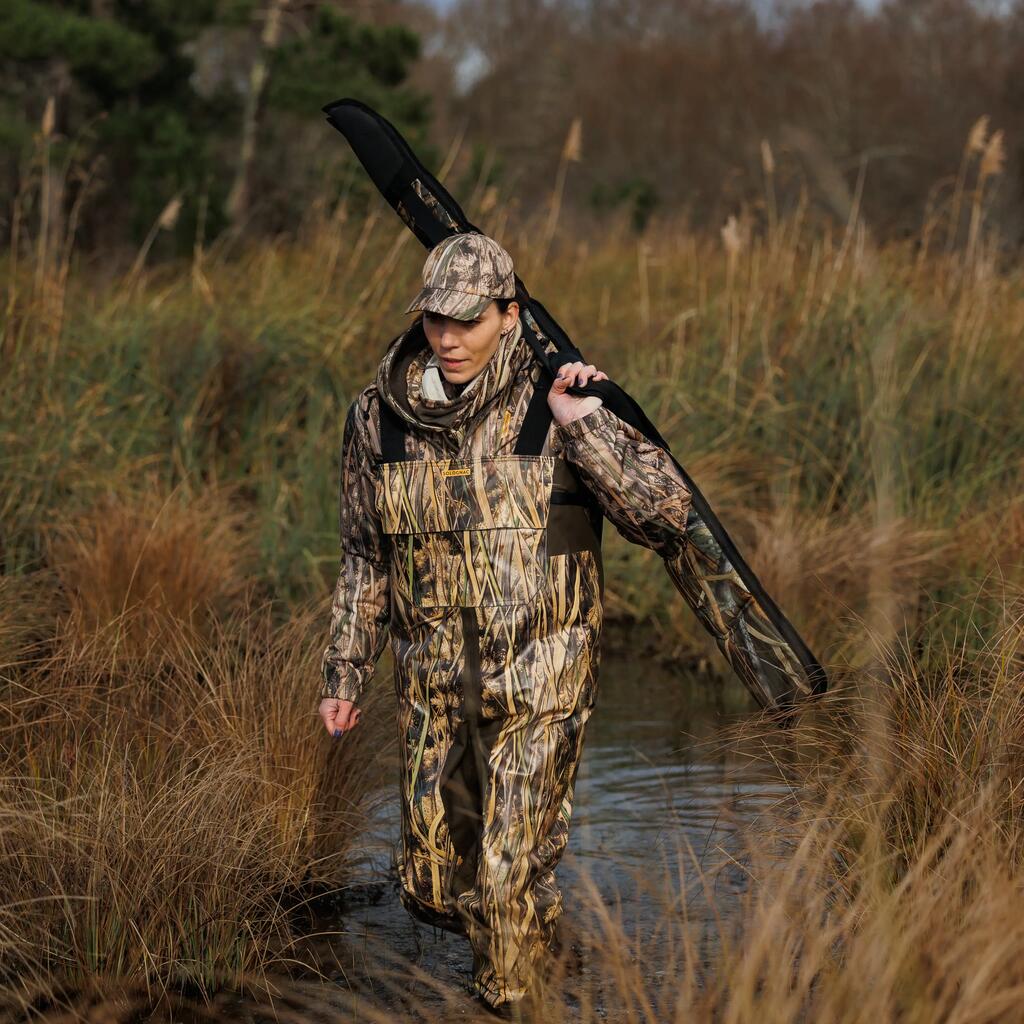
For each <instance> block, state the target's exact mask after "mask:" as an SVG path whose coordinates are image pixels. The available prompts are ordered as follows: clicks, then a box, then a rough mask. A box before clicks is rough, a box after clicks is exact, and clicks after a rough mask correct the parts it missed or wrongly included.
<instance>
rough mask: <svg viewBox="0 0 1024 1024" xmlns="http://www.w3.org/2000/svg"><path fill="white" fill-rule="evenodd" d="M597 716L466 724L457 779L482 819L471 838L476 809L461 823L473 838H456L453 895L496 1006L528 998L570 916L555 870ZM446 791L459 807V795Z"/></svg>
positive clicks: (483, 985)
mask: <svg viewBox="0 0 1024 1024" xmlns="http://www.w3.org/2000/svg"><path fill="white" fill-rule="evenodd" d="M589 714H590V708H589V707H585V708H580V709H578V710H577V711H576V712H574V713H572V714H571V715H569V716H567V717H565V718H562V719H559V720H556V721H553V722H552V721H547V720H543V721H525V722H513V721H508V720H506V721H503V722H487V723H480V725H481V728H479V729H476V730H473V729H471V728H470V727H469V725H468V724H467V725H466V732H465V737H466V741H467V747H466V753H465V754H464V756H463V758H462V759H461V760H460V762H459V764H460V765H462V766H464V772H465V774H463V772H462V771H452V772H451V773H450V776H449V777H450V779H452V780H457V781H456V786H455V788H458V786H463V785H464V786H465V792H466V793H467V794H470V795H471V796H470V797H467V798H466V799H467V803H468V802H470V799H471V797H472V795H475V798H476V800H477V801H478V803H476V807H478V808H479V811H478V814H479V818H478V820H477V822H476V823H475V828H474V830H473V833H472V835H471V834H470V831H469V828H468V822H469V821H470V820H472V819H471V815H472V813H473V812H474V808H473V807H470V808H469V813H467V814H461V813H460V817H459V819H458V820H460V821H461V822H463V824H464V825H465V826H466V831H465V832H464V833H463V832H462V831H461V830H460V829H459V828H458V827H456V830H455V831H453V833H452V838H453V842H454V841H456V836H457V835H458V836H459V839H458V841H457V842H456V848H457V849H459V846H460V844H461V850H460V852H461V854H462V857H463V860H462V865H461V868H460V870H459V872H457V873H456V875H455V876H454V877H453V882H456V883H457V885H456V887H453V892H454V894H455V895H456V897H457V906H458V908H459V910H460V912H461V913H462V915H463V916H464V917H465V920H466V924H467V933H468V935H469V939H470V942H471V943H472V945H473V949H474V953H475V957H474V963H475V971H474V984H475V987H476V989H477V991H478V992H479V993H480V994H481V995H482V996H483V997H484V998H485V999H486V1000H487V1001H488V1002H489V1003H491V1004H492V1005H499V1004H501V1003H505V1002H512V1001H515V1000H518V999H521V998H522V997H523V996H524V995H525V994H526V992H527V990H528V989H529V988H530V985H531V981H532V979H533V976H534V972H535V971H536V970H537V968H538V966H539V961H541V960H542V959H543V958H544V957H545V956H546V955H547V952H548V944H549V942H550V941H551V938H552V934H553V931H554V927H555V923H556V921H557V920H558V917H559V915H560V914H561V912H562V896H561V893H560V891H559V889H558V886H557V884H556V882H555V876H554V869H555V866H556V865H557V863H558V861H559V860H560V858H561V856H562V853H563V852H564V850H565V846H566V843H567V840H568V834H569V817H570V814H571V808H572V797H573V788H574V783H575V779H576V773H577V769H578V767H579V759H580V754H581V752H582V744H583V727H584V725H585V722H586V719H587V718H588V717H589ZM474 739H475V740H476V744H477V745H476V746H475V747H474V746H473V741H474ZM483 758H486V759H485V760H483ZM453 767H454V763H453ZM481 770H482V772H483V774H482V775H481ZM474 787H475V788H474ZM447 792H448V793H449V794H450V797H449V798H450V799H453V798H454V789H453V787H452V786H449V789H448V791H447ZM460 796H461V794H460ZM453 806H454V804H453ZM471 881H472V884H467V883H470V882H471Z"/></svg>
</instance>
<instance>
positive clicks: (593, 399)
mask: <svg viewBox="0 0 1024 1024" xmlns="http://www.w3.org/2000/svg"><path fill="white" fill-rule="evenodd" d="M602 404H603V400H602V399H601V398H599V397H598V396H597V395H587V397H586V398H581V399H580V400H579V401H578V402H577V403H576V404H575V405H574V406H573V407H572V409H570V410H568V411H567V412H566V413H564V414H563V415H561V416H558V415H556V416H555V421H556V422H557V423H558V425H559V426H561V427H565V426H568V425H569V424H570V423H572V422H573V421H575V420H580V419H583V417H584V416H587V415H588V414H590V413H592V412H594V411H596V410H597V409H599V408H600V407H601V405H602Z"/></svg>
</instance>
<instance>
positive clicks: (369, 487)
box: [321, 325, 689, 1005]
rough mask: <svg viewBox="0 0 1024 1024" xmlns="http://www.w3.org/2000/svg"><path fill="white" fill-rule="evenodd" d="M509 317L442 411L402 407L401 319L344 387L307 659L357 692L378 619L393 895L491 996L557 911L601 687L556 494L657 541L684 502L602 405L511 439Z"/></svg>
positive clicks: (586, 554)
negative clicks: (337, 534)
mask: <svg viewBox="0 0 1024 1024" xmlns="http://www.w3.org/2000/svg"><path fill="white" fill-rule="evenodd" d="M521 335H522V331H521V325H517V329H516V331H515V332H514V333H512V334H510V336H508V337H507V338H502V339H501V341H500V342H499V346H498V349H497V351H496V352H495V355H494V357H492V359H491V361H490V362H489V363H488V364H487V366H486V367H485V369H484V370H483V371H481V373H480V374H478V375H477V377H475V378H474V379H473V380H472V381H471V382H470V383H469V384H467V386H466V388H465V390H464V391H463V393H462V396H460V398H461V404H459V405H458V408H457V410H456V414H455V416H454V418H453V420H452V422H451V423H450V424H448V425H446V426H443V427H442V426H435V425H433V424H431V423H429V422H424V421H423V420H421V419H420V418H419V415H418V414H419V413H421V412H422V407H423V406H424V405H429V404H430V403H429V401H428V400H425V399H423V398H422V396H421V394H420V392H419V389H418V387H417V382H418V380H419V378H420V377H421V376H422V372H423V367H424V365H425V362H426V359H427V358H428V357H429V355H430V349H429V346H427V343H426V339H425V338H424V336H423V333H422V328H420V327H419V326H418V325H414V327H412V328H410V329H409V330H408V331H406V332H404V333H403V334H402V335H400V336H399V337H398V338H397V339H396V340H395V341H394V342H393V343H392V345H391V346H390V347H389V349H388V352H387V354H386V355H385V357H384V358H383V360H382V362H381V366H380V369H379V372H378V375H377V379H376V381H375V382H374V383H373V384H371V385H370V386H369V387H367V388H365V389H364V390H363V391H362V392H361V393H360V394H359V396H358V397H357V399H356V400H355V402H354V403H353V404H352V406H351V407H350V409H349V412H348V416H347V419H346V424H345V430H344V440H343V443H342V461H341V493H342V500H341V508H340V526H341V541H342V549H343V557H342V560H341V567H340V571H339V575H338V581H337V586H336V588H335V592H334V599H333V604H332V613H331V640H330V644H329V646H328V647H327V649H326V650H325V652H324V656H323V664H322V674H323V687H322V690H321V696H338V697H341V698H344V699H348V700H358V699H359V696H360V695H361V693H362V692H363V690H364V687H365V686H366V685H367V683H368V682H369V680H370V678H371V677H372V675H373V671H374V664H375V662H376V660H377V658H378V657H379V655H380V654H381V653H382V652H383V648H384V644H385V640H386V636H387V634H388V633H390V640H391V650H392V654H393V657H394V666H395V685H396V690H397V695H398V728H399V735H400V743H401V751H402V754H403V757H402V772H401V793H402V823H401V848H400V851H399V876H400V880H401V894H402V901H403V903H404V905H405V906H406V907H407V908H408V909H409V910H410V912H412V913H413V914H415V915H416V916H418V917H421V918H423V919H424V920H428V921H432V922H434V923H438V924H440V925H442V926H444V927H449V928H452V929H454V930H464V931H465V932H466V933H467V935H468V937H469V939H470V941H471V943H472V945H473V949H474V954H475V956H474V963H475V971H474V983H475V986H476V988H477V991H478V992H479V993H480V994H481V995H482V996H483V997H484V998H485V999H486V1000H487V1001H488V1002H490V1003H491V1004H493V1005H498V1004H501V1003H503V1002H508V1001H512V1000H516V999H519V998H521V997H522V996H523V994H524V993H525V992H526V990H527V988H528V987H529V983H530V978H531V974H532V972H533V970H534V969H535V966H536V964H537V961H538V959H539V958H541V957H542V956H543V954H544V952H545V949H546V948H547V946H548V943H549V942H550V940H551V937H552V932H553V928H554V925H555V922H556V920H557V918H558V916H559V914H560V913H561V911H562V898H561V894H560V892H559V890H558V887H557V885H556V883H555V879H554V874H553V872H554V868H555V866H556V865H557V863H558V861H559V859H560V858H561V856H562V853H563V851H564V850H565V846H566V842H567V839H568V834H569V820H570V815H571V811H572V801H573V788H574V784H575V779H576V773H577V768H578V766H579V760H580V755H581V752H582V746H583V737H584V733H585V726H586V723H587V720H588V719H589V717H590V714H591V711H592V709H593V707H594V702H595V697H596V693H597V677H598V664H599V640H600V635H601V626H602V604H601V599H602V594H603V566H602V564H601V552H600V539H599V534H598V533H596V532H595V530H594V528H593V522H592V520H591V519H590V518H589V517H588V515H587V513H586V511H585V507H584V506H582V505H580V504H570V503H565V502H564V501H563V500H558V501H556V500H555V498H556V497H558V498H560V499H564V498H566V497H571V494H569V495H567V493H566V492H572V491H574V490H575V491H581V488H582V487H583V486H585V487H586V489H587V490H589V492H590V494H589V495H586V496H587V497H589V498H591V500H593V501H595V502H596V503H597V506H598V508H597V509H595V513H597V512H599V513H600V514H603V515H604V516H606V517H607V518H608V519H610V520H611V521H612V523H613V524H614V525H615V526H616V528H617V529H618V530H619V531H620V532H621V533H622V534H623V535H624V536H626V537H627V538H628V539H629V540H631V541H633V542H635V543H638V544H642V545H644V546H646V547H649V548H652V549H653V550H655V551H657V552H658V553H659V554H661V555H662V556H663V557H678V556H679V555H680V553H681V552H682V550H683V548H684V547H685V546H686V521H687V514H688V511H689V501H688V492H687V490H686V487H685V486H684V485H683V483H682V481H681V479H680V478H679V476H678V473H677V472H676V470H675V469H674V467H673V465H672V463H671V460H670V459H669V458H668V456H667V453H666V452H665V451H664V450H663V449H661V448H659V447H657V446H656V445H653V444H651V443H650V442H649V441H648V440H647V439H646V438H645V437H644V436H643V435H641V434H640V433H639V432H638V431H637V430H635V429H634V428H633V427H631V426H630V425H628V424H626V423H624V422H623V421H621V420H620V419H619V418H618V417H617V416H615V415H614V414H613V413H611V412H610V411H608V410H607V409H606V408H604V407H603V406H602V407H600V408H598V409H596V410H594V411H593V412H591V413H589V414H588V415H586V416H584V417H582V418H581V419H577V420H575V421H573V422H572V423H569V424H568V425H566V426H560V425H558V424H555V423H553V422H552V424H551V426H550V428H549V430H548V433H547V435H546V437H545V438H544V443H543V447H542V448H541V449H540V452H539V454H531V455H520V454H516V452H515V448H516V443H517V439H518V436H519V431H520V428H521V427H522V424H523V422H524V418H525V415H526V411H527V407H528V405H529V401H530V398H531V397H532V394H533V391H534V386H535V383H536V381H537V380H538V378H539V377H540V372H541V367H540V364H539V363H537V362H536V361H535V360H534V359H533V356H532V352H531V351H530V350H529V348H528V347H527V346H526V345H525V343H524V342H523V340H522V337H521ZM382 404H386V405H387V406H388V407H389V408H390V409H391V410H393V412H394V413H395V414H397V416H398V417H400V418H401V421H402V422H403V424H404V425H405V426H406V428H407V430H406V434H405V456H406V458H405V459H403V460H394V461H384V460H383V455H382V444H381V433H382V425H381V419H382V409H381V406H382ZM582 493H583V494H584V495H585V494H586V492H585V491H584V492H582Z"/></svg>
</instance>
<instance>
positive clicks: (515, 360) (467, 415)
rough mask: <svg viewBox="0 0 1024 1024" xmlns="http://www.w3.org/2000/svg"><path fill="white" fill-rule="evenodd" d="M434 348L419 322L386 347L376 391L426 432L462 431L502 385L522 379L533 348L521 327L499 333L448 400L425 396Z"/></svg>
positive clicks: (486, 405) (495, 395) (530, 362)
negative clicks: (426, 374) (471, 374)
mask: <svg viewBox="0 0 1024 1024" xmlns="http://www.w3.org/2000/svg"><path fill="white" fill-rule="evenodd" d="M431 354H432V350H431V348H430V344H429V342H428V341H427V338H426V335H425V334H424V333H423V326H422V324H421V323H419V322H417V323H415V324H412V325H411V326H410V327H409V328H408V329H407V330H405V331H403V332H402V333H401V334H400V335H399V336H398V337H397V338H396V339H395V340H394V341H393V342H392V343H391V345H390V346H388V350H387V352H386V353H385V354H384V358H383V359H382V360H381V361H380V365H379V366H378V368H377V379H376V385H377V394H378V395H379V396H380V398H381V401H384V402H387V404H388V405H390V406H391V408H392V409H394V410H395V412H397V413H398V415H399V416H401V417H402V418H403V419H405V420H407V421H408V422H410V423H413V424H415V425H416V426H417V428H419V429H422V430H429V431H449V430H464V429H465V428H466V426H467V424H469V423H470V422H471V421H472V420H473V419H475V418H476V417H477V416H478V415H481V414H483V413H485V412H486V410H487V409H488V408H490V406H491V404H492V402H493V401H494V400H495V398H496V397H497V396H498V395H500V394H501V393H502V392H503V391H504V390H505V389H507V388H509V387H512V386H513V385H514V384H515V383H516V382H517V381H518V380H520V379H524V378H525V377H526V376H527V375H528V374H529V372H530V368H531V366H532V363H533V351H532V350H531V348H530V346H529V345H527V343H526V342H525V341H524V340H523V325H522V323H521V322H520V321H519V320H516V325H515V328H514V329H513V330H512V331H510V332H509V333H508V334H507V335H505V336H503V337H502V338H501V339H500V340H499V342H498V347H497V348H496V349H495V351H494V354H493V355H492V356H491V358H490V360H488V362H487V364H486V365H485V366H484V368H483V369H482V370H481V371H480V372H479V373H478V374H477V375H476V376H475V377H474V378H473V379H472V380H471V381H469V383H468V384H466V386H465V387H464V388H463V389H462V392H461V393H460V394H458V395H456V396H455V397H454V398H452V399H450V400H446V401H441V400H438V399H431V398H426V397H425V396H424V395H423V371H424V370H425V368H426V365H427V360H429V359H430V356H431Z"/></svg>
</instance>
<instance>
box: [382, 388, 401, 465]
mask: <svg viewBox="0 0 1024 1024" xmlns="http://www.w3.org/2000/svg"><path fill="white" fill-rule="evenodd" d="M405 434H406V422H405V420H403V419H402V417H401V416H399V415H398V413H397V412H395V410H394V409H392V408H391V406H390V405H388V403H387V402H383V401H382V402H381V403H380V454H381V459H382V461H384V462H403V461H404V460H405V459H406V457H407V456H406V454H405Z"/></svg>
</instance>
